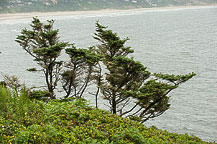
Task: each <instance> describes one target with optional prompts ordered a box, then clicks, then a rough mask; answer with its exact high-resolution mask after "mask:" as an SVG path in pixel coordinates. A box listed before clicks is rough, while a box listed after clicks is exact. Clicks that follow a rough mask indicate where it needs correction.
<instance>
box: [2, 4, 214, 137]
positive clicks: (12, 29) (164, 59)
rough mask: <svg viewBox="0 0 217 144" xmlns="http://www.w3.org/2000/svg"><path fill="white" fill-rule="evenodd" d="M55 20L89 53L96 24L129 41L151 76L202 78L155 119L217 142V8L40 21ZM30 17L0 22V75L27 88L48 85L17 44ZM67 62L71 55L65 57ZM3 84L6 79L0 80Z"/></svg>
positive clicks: (64, 37) (65, 36) (168, 127)
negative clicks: (162, 74) (170, 75)
mask: <svg viewBox="0 0 217 144" xmlns="http://www.w3.org/2000/svg"><path fill="white" fill-rule="evenodd" d="M40 19H42V20H43V21H45V20H47V19H55V20H56V22H55V28H58V29H59V30H60V38H61V40H63V41H68V42H71V43H75V45H76V46H77V47H80V48H87V47H89V46H93V45H95V44H97V42H96V41H95V40H94V39H93V35H94V34H93V33H94V31H95V22H96V21H97V20H99V22H100V23H101V24H103V25H107V26H109V29H112V30H113V31H114V32H117V33H118V34H119V36H121V37H122V38H125V37H129V38H130V41H128V42H127V45H128V46H131V47H132V48H133V49H134V50H135V53H134V54H133V57H134V58H135V60H138V61H141V62H142V63H143V64H144V65H145V66H147V67H148V70H150V71H151V72H162V73H169V74H172V73H173V74H185V73H190V72H195V73H196V74H197V75H196V76H195V77H194V78H193V79H191V80H190V81H188V82H186V83H185V84H183V85H181V86H180V87H179V88H178V89H176V90H175V91H173V92H172V93H171V94H170V96H171V101H170V103H171V108H170V109H169V110H168V111H167V112H166V113H165V114H163V115H162V116H160V117H158V118H155V119H154V120H150V121H148V122H147V123H146V125H147V126H151V125H155V126H157V127H158V128H161V129H166V130H168V131H170V132H176V133H189V134H193V135H196V136H199V137H201V138H202V139H203V140H206V141H217V112H216V111H217V60H216V58H217V26H216V25H217V7H206V8H191V9H182V8H177V9H173V10H152V11H127V12H117V13H106V14H103V13H102V14H100V13H98V14H96V13H95V14H88V13H87V14H85V15H71V16H69V15H67V16H64V15H63V16H54V17H52V16H47V17H40ZM30 22H31V19H30V18H25V19H11V20H2V21H0V51H1V52H2V54H1V55H0V72H1V73H3V74H9V75H16V76H18V77H19V78H20V80H21V81H22V82H25V83H26V84H27V85H28V86H38V85H43V84H44V79H43V75H41V74H38V73H34V74H32V73H30V72H27V71H26V69H27V68H31V67H37V65H36V64H35V63H34V62H33V61H32V58H31V57H30V56H29V55H28V54H26V53H25V51H24V50H22V48H21V47H20V46H19V45H18V44H17V43H16V42H15V41H14V40H15V39H16V36H17V35H18V34H20V32H21V29H23V28H24V27H27V28H29V24H30ZM62 58H63V59H67V57H66V55H62ZM0 80H3V77H2V75H0Z"/></svg>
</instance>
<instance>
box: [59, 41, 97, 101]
mask: <svg viewBox="0 0 217 144" xmlns="http://www.w3.org/2000/svg"><path fill="white" fill-rule="evenodd" d="M66 53H67V54H68V55H69V57H70V61H69V62H67V63H66V64H65V68H66V70H65V71H64V72H63V73H62V74H61V75H62V83H63V89H64V90H65V92H66V96H65V98H67V97H69V96H71V97H77V98H81V97H82V95H83V93H84V91H85V89H86V88H87V86H88V84H89V83H90V81H91V79H92V75H93V73H95V68H96V65H97V64H98V62H99V60H100V58H101V57H100V56H99V55H97V54H96V53H95V52H94V51H93V50H92V48H89V49H78V48H76V47H75V46H74V45H72V48H67V49H66ZM72 92H73V94H72Z"/></svg>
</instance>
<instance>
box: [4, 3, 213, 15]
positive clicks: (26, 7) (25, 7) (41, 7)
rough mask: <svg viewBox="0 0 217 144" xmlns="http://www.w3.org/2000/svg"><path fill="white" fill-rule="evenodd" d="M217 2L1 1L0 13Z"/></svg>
mask: <svg viewBox="0 0 217 144" xmlns="http://www.w3.org/2000/svg"><path fill="white" fill-rule="evenodd" d="M216 3H217V0H1V1H0V13H16V12H35V11H40V12H47V11H76V10H98V9H129V8H146V7H162V6H185V5H209V4H216Z"/></svg>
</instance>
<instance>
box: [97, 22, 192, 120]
mask: <svg viewBox="0 0 217 144" xmlns="http://www.w3.org/2000/svg"><path fill="white" fill-rule="evenodd" d="M94 38H95V39H96V40H98V41H99V42H100V44H99V45H97V46H96V51H97V52H98V54H100V55H101V56H102V57H103V58H102V62H103V64H104V66H105V67H106V69H107V71H108V72H106V73H105V77H104V79H103V80H102V82H101V83H99V85H98V87H100V89H101V92H102V94H103V97H104V99H106V100H108V102H109V104H110V109H111V112H112V113H113V114H119V115H121V116H124V115H126V116H127V117H130V118H131V119H134V120H139V121H140V122H142V123H143V122H145V121H147V120H148V119H150V118H155V117H158V116H160V115H161V114H163V113H164V112H165V111H166V110H168V109H169V106H170V104H169V98H170V97H169V96H168V94H169V93H170V92H171V91H172V90H173V89H175V88H177V87H178V86H179V85H180V84H182V83H184V82H186V81H188V80H189V79H191V78H192V77H193V76H194V75H195V74H194V73H190V74H186V75H168V74H151V72H149V71H148V70H147V68H146V67H145V66H143V65H142V64H141V63H140V62H138V61H135V60H134V59H133V58H129V56H128V55H129V54H130V53H133V50H132V49H131V47H126V46H125V42H126V41H127V40H129V39H128V38H126V39H121V38H120V37H119V36H118V35H117V33H113V32H112V30H107V27H105V26H103V25H101V24H99V23H98V22H97V23H96V33H95V37H94ZM132 103H134V105H133V106H131V107H129V104H131V105H132Z"/></svg>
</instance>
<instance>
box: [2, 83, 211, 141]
mask: <svg viewBox="0 0 217 144" xmlns="http://www.w3.org/2000/svg"><path fill="white" fill-rule="evenodd" d="M11 93H12V92H11V91H9V90H8V89H6V88H2V87H1V89H0V94H1V95H0V98H1V100H2V99H4V100H5V101H6V103H7V105H8V107H7V109H4V111H2V110H3V107H1V115H0V127H1V129H0V143H3V144H4V143H5V144H7V143H16V144H25V143H26V144H27V143H34V144H43V143H44V144H45V143H46V144H47V143H60V144H61V143H64V144H65V143H73V144H108V143H111V144H112V143H113V144H126V143H131V144H134V143H135V144H144V143H146V144H162V143H180V144H181V143H186V144H187V143H189V144H190V143H191V144H193V143H195V144H196V143H200V144H203V143H204V144H205V143H208V142H204V141H202V140H200V139H199V138H197V137H194V136H188V135H187V134H184V135H183V134H175V133H169V132H167V131H162V130H158V129H157V128H155V127H151V128H147V127H145V126H144V125H142V124H140V123H139V122H135V121H131V120H130V119H127V118H122V117H119V116H117V115H113V114H111V113H109V112H108V111H104V110H100V109H95V108H93V107H90V106H89V105H88V104H87V102H86V101H85V100H83V99H78V100H73V99H70V100H69V101H62V100H51V101H49V102H48V103H47V104H45V103H43V102H38V101H37V102H33V101H31V100H28V99H25V102H24V101H22V100H21V98H19V97H24V95H25V94H26V93H25V92H23V94H21V95H20V96H18V97H11ZM21 101H22V102H21ZM1 104H2V103H1ZM15 104H17V105H19V107H20V109H21V110H20V109H18V108H15V109H13V113H12V110H11V109H10V108H11V107H12V106H15ZM21 104H23V105H26V106H25V107H26V108H22V107H21ZM24 111H25V113H24V114H23V115H22V117H20V115H19V114H18V113H20V112H24Z"/></svg>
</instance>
